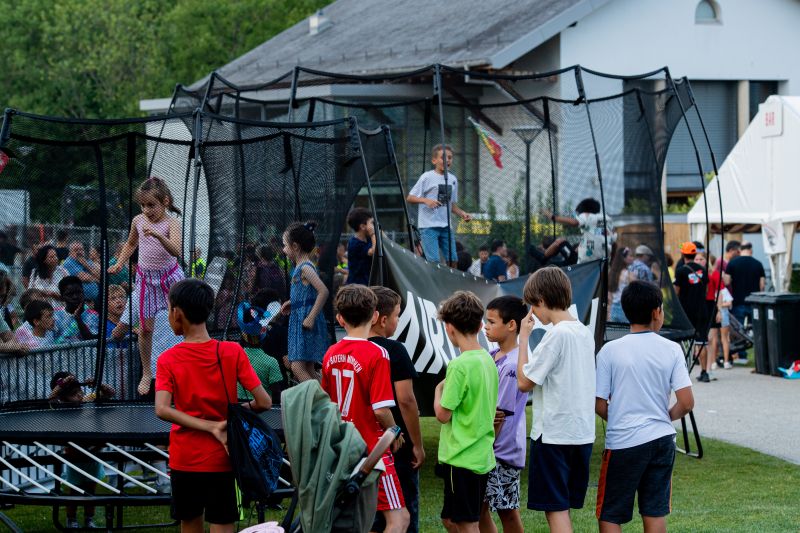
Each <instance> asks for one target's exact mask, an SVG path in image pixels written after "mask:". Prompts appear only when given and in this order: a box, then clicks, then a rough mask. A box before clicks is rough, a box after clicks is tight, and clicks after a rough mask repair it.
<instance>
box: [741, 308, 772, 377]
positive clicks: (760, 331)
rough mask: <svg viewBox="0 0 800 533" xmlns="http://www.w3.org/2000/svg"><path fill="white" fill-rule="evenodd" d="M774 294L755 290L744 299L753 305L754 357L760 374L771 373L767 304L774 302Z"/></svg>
mask: <svg viewBox="0 0 800 533" xmlns="http://www.w3.org/2000/svg"><path fill="white" fill-rule="evenodd" d="M772 296H774V293H768V292H754V293H752V294H751V295H750V296H748V297H747V298H745V300H744V301H745V302H747V303H749V304H750V305H752V306H753V324H752V328H753V354H754V356H753V357H754V359H755V364H756V372H757V373H759V374H769V373H770V372H769V346H768V343H767V311H766V305H767V304H768V303H771V302H772V298H771V297H772Z"/></svg>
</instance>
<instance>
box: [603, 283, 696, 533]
mask: <svg viewBox="0 0 800 533" xmlns="http://www.w3.org/2000/svg"><path fill="white" fill-rule="evenodd" d="M662 298H663V297H662V295H661V289H659V288H658V287H657V286H656V285H653V284H652V283H649V282H645V281H633V282H631V283H630V285H628V286H627V287H625V290H624V291H622V309H623V311H624V312H625V316H626V317H627V318H628V320H629V321H630V324H631V329H630V333H629V334H628V335H626V336H624V337H622V338H621V339H618V340H615V341H611V342H609V343H607V344H606V345H605V346H603V349H602V350H600V353H598V354H597V392H596V395H597V398H596V400H595V410H596V412H597V414H598V415H600V417H601V418H603V420H607V421H608V426H607V427H606V449H605V450H604V451H603V461H602V465H601V467H600V481H599V482H598V486H597V520H598V522H599V525H600V531H601V532H607V533H612V532H619V531H622V528H621V524H625V523H627V522H630V520H631V518H632V515H633V501H634V496H635V495H636V494H637V493H638V502H639V514H641V515H642V521H643V522H644V530H645V531H666V530H667V524H666V515H668V514H669V512H670V500H671V495H672V467H673V463H674V462H675V428H674V427H673V425H672V422H673V421H674V420H679V419H680V418H681V417H683V416H685V415H686V414H687V413H688V412H689V411H690V410H691V409H692V408H693V407H694V396H693V395H692V382H691V380H690V379H689V372H688V371H687V370H686V361H685V360H684V357H683V353H682V351H681V348H680V346H678V344H676V343H675V342H672V341H670V340H667V339H665V338H663V337H661V336H659V335H658V331H659V330H660V329H661V326H662V325H663V324H664V310H663V309H662V307H661V306H662ZM673 391H674V392H675V397H676V400H677V401H676V403H675V404H674V405H673V406H672V407H670V406H669V402H670V394H671V393H672V392H673ZM611 399H613V401H610V400H611Z"/></svg>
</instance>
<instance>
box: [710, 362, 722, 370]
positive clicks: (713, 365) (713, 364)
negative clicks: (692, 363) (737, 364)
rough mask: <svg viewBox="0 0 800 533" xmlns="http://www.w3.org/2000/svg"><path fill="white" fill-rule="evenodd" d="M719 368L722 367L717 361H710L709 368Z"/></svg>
mask: <svg viewBox="0 0 800 533" xmlns="http://www.w3.org/2000/svg"><path fill="white" fill-rule="evenodd" d="M720 368H722V365H720V364H718V363H711V370H719V369H720Z"/></svg>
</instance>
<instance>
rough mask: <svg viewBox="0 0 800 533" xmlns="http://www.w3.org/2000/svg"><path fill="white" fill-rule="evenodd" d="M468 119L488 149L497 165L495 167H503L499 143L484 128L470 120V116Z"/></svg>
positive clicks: (501, 150)
mask: <svg viewBox="0 0 800 533" xmlns="http://www.w3.org/2000/svg"><path fill="white" fill-rule="evenodd" d="M469 121H470V122H472V125H473V126H474V127H475V131H476V132H477V133H478V137H480V139H481V141H482V142H483V145H484V146H485V147H486V149H487V150H489V154H490V155H491V156H492V159H494V164H495V165H497V168H503V162H502V161H501V160H500V157H501V156H502V155H503V149H502V148H501V147H500V143H498V142H497V141H496V140H495V139H494V137H492V134H491V133H489V132H488V131H486V129H485V128H483V127H481V125H480V124H478V123H477V122H475V121H474V120H472V118H470V119H469Z"/></svg>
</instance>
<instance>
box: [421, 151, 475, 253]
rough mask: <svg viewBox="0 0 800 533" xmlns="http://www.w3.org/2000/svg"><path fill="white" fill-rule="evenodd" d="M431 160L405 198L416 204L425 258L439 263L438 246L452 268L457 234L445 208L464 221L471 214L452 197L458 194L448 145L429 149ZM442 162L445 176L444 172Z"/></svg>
mask: <svg viewBox="0 0 800 533" xmlns="http://www.w3.org/2000/svg"><path fill="white" fill-rule="evenodd" d="M445 161H446V162H445ZM431 163H433V170H429V171H427V172H425V173H424V174H422V175H421V176H420V177H419V180H418V181H417V183H416V184H415V185H414V187H412V189H411V191H410V192H409V193H408V196H407V197H406V200H407V201H408V203H410V204H419V211H418V213H419V214H418V216H417V227H418V228H419V232H420V234H421V236H422V251H423V253H424V254H425V259H427V260H428V261H432V262H434V263H438V262H439V249H441V250H442V251H443V252H444V254H445V260H446V262H447V263H448V264H449V265H450V267H451V268H455V266H456V261H457V260H458V256H457V255H456V237H455V233H454V231H453V228H451V227H450V217H448V215H447V212H448V210H449V211H451V212H452V213H453V214H455V215H457V216H459V217H461V218H462V219H463V220H464V221H465V222H468V221H470V220H472V217H471V216H470V215H469V213H467V212H465V211H463V210H462V209H461V208H460V207H458V206H457V205H456V202H455V198H456V197H458V178H456V176H455V174H453V173H452V172H450V167H451V166H452V164H453V149H452V148H451V147H450V146H448V145H442V144H437V145H436V146H434V147H433V150H432V151H431ZM445 164H446V165H447V179H445V175H444V170H445Z"/></svg>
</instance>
